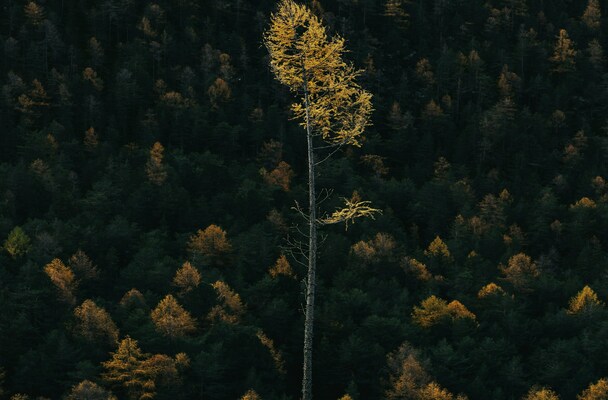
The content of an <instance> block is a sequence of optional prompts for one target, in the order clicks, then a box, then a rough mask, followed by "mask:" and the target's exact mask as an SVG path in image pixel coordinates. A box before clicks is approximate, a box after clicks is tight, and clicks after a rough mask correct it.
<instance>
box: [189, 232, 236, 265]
mask: <svg viewBox="0 0 608 400" xmlns="http://www.w3.org/2000/svg"><path fill="white" fill-rule="evenodd" d="M187 247H188V251H189V252H191V253H193V254H195V255H202V256H204V257H207V258H218V257H220V256H223V255H226V254H228V253H229V252H230V251H231V250H232V246H231V245H230V242H229V241H228V239H227V238H226V231H224V230H223V229H222V228H220V227H219V226H217V225H213V224H211V225H209V226H208V227H206V228H205V230H201V229H199V230H198V231H197V232H196V235H192V236H190V240H189V241H188V245H187Z"/></svg>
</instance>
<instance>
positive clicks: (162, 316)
mask: <svg viewBox="0 0 608 400" xmlns="http://www.w3.org/2000/svg"><path fill="white" fill-rule="evenodd" d="M150 317H151V318H152V322H154V326H155V327H156V330H157V331H159V332H160V333H162V334H163V335H165V336H168V337H170V338H177V337H182V336H185V335H187V334H189V333H192V332H194V331H195V330H196V321H195V320H194V318H192V316H191V315H190V313H189V312H188V311H186V310H185V309H184V308H183V307H182V306H181V305H180V304H179V303H178V302H177V300H175V297H173V296H171V295H170V294H169V295H167V296H166V297H165V298H164V299H162V300H161V301H160V303H158V305H157V306H156V308H155V309H154V310H152V312H151V313H150Z"/></svg>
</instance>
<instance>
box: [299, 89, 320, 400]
mask: <svg viewBox="0 0 608 400" xmlns="http://www.w3.org/2000/svg"><path fill="white" fill-rule="evenodd" d="M304 106H305V107H306V139H307V142H308V207H309V210H308V218H309V221H308V227H309V231H308V279H307V280H306V319H305V322H304V367H303V376H302V400H312V338H313V321H314V312H315V310H314V308H315V289H316V282H315V280H316V264H317V263H316V261H317V260H316V257H317V222H316V220H317V210H316V208H317V204H316V194H315V160H314V152H313V141H312V139H313V137H312V127H311V124H310V114H309V104H308V87H307V84H306V78H304Z"/></svg>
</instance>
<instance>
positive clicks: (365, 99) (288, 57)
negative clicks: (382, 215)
mask: <svg viewBox="0 0 608 400" xmlns="http://www.w3.org/2000/svg"><path fill="white" fill-rule="evenodd" d="M264 43H265V45H266V48H267V49H268V52H269V55H270V67H271V69H272V72H273V73H274V75H275V77H276V79H277V80H278V81H279V82H281V83H282V84H284V85H286V86H287V87H288V88H289V90H290V91H291V92H292V93H294V94H295V95H296V97H297V100H296V102H294V103H293V104H292V105H291V111H292V113H293V117H294V119H296V120H298V121H300V125H301V126H302V127H303V128H304V129H305V130H306V139H307V159H308V214H307V216H306V218H307V221H308V228H309V229H308V233H307V236H308V251H307V252H305V251H304V249H301V250H302V253H303V255H304V256H305V257H306V258H307V261H308V276H307V280H306V311H305V313H306V316H305V323H304V352H303V353H304V354H303V358H304V362H303V377H302V398H303V400H310V399H312V346H313V321H314V304H315V288H316V257H317V227H318V226H319V225H322V224H329V223H337V222H343V221H348V220H351V221H352V220H353V219H354V218H356V217H361V216H368V215H372V214H373V212H374V211H376V210H374V209H372V208H371V207H369V204H368V202H351V203H350V204H348V203H347V207H346V209H345V210H339V211H337V212H335V213H334V214H333V215H331V216H330V217H328V218H318V217H317V203H316V201H317V197H316V196H317V194H316V190H315V174H316V172H315V168H316V166H317V165H318V164H319V162H321V161H320V160H318V159H317V157H316V153H318V152H319V151H320V148H321V147H324V148H340V147H341V146H343V145H353V146H360V145H361V142H360V141H361V135H362V134H363V131H364V130H365V127H366V126H367V125H369V118H370V114H371V112H372V103H371V97H372V96H371V94H370V93H369V92H367V91H365V90H364V89H362V88H361V87H360V86H359V85H358V84H357V82H356V78H357V76H358V75H359V74H360V71H358V70H356V69H355V68H354V67H353V66H352V65H351V64H349V63H347V62H345V61H344V60H343V59H342V55H343V53H344V52H345V51H346V50H345V47H344V43H345V41H344V39H343V38H341V37H338V36H334V37H332V38H330V37H328V35H327V32H326V30H325V27H324V26H323V24H322V22H321V20H320V19H319V18H317V17H316V16H315V15H314V13H313V12H312V11H311V10H310V9H308V8H307V7H306V6H303V5H299V4H297V3H295V2H294V1H293V0H282V1H281V2H280V3H279V4H278V10H277V12H276V13H274V14H272V16H271V19H270V26H269V28H268V30H267V31H266V32H265V34H264ZM320 139H322V140H323V141H325V143H324V144H316V142H317V141H319V140H320Z"/></svg>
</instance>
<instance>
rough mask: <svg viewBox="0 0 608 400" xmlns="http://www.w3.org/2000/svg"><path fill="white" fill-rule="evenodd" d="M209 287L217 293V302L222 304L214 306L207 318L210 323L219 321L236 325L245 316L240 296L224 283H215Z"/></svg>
mask: <svg viewBox="0 0 608 400" xmlns="http://www.w3.org/2000/svg"><path fill="white" fill-rule="evenodd" d="M211 286H213V288H214V289H215V291H216V292H217V297H218V300H219V301H220V302H221V303H222V304H221V305H216V306H214V307H213V308H212V309H211V311H210V312H209V315H208V316H207V318H208V319H210V320H212V321H213V320H220V321H223V322H226V323H229V324H236V323H238V322H239V321H240V320H241V318H242V316H243V315H244V314H245V305H244V304H243V302H242V301H241V296H239V294H238V293H236V292H235V291H234V290H232V288H230V286H228V284H226V283H225V282H222V281H217V282H215V283H213V284H212V285H211Z"/></svg>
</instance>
